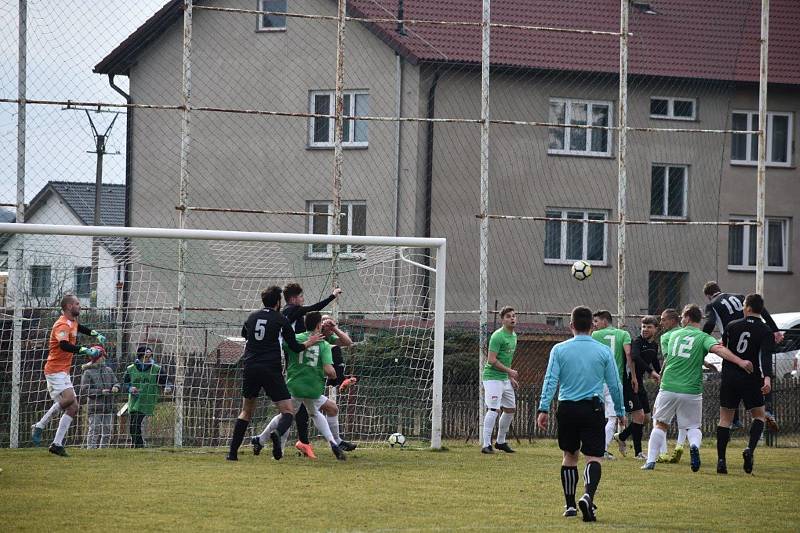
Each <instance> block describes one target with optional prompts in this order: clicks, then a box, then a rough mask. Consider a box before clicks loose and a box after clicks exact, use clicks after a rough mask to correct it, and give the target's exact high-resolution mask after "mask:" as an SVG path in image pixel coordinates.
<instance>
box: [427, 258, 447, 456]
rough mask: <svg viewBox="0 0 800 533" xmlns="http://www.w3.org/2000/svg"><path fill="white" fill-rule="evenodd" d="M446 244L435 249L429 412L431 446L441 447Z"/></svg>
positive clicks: (435, 448) (434, 447)
mask: <svg viewBox="0 0 800 533" xmlns="http://www.w3.org/2000/svg"><path fill="white" fill-rule="evenodd" d="M446 272H447V245H446V244H442V245H440V246H439V247H438V248H437V249H436V295H435V304H434V305H435V306H436V313H435V315H434V319H433V320H434V324H433V327H434V329H433V406H432V412H431V448H433V449H434V450H438V449H440V448H441V447H442V389H443V381H444V315H445V313H444V311H445V305H446V304H445V291H446V287H445V280H446V279H447V274H446Z"/></svg>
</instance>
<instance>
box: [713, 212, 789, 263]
mask: <svg viewBox="0 0 800 533" xmlns="http://www.w3.org/2000/svg"><path fill="white" fill-rule="evenodd" d="M731 220H732V221H745V222H755V219H754V218H752V217H736V218H731ZM765 237H766V246H765V250H764V252H765V254H766V258H765V259H766V265H765V266H764V270H770V271H773V272H787V271H788V270H789V219H786V218H767V227H766V236H765ZM728 268H729V269H730V270H755V268H756V226H730V229H728Z"/></svg>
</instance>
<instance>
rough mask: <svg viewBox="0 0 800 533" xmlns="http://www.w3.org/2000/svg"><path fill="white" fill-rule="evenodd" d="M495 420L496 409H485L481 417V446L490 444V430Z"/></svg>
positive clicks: (492, 429)
mask: <svg viewBox="0 0 800 533" xmlns="http://www.w3.org/2000/svg"><path fill="white" fill-rule="evenodd" d="M495 422H497V411H492V410H491V409H487V410H486V416H484V417H483V447H484V448H486V447H487V446H491V445H492V431H494V423H495Z"/></svg>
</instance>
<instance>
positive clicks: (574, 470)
mask: <svg viewBox="0 0 800 533" xmlns="http://www.w3.org/2000/svg"><path fill="white" fill-rule="evenodd" d="M561 487H562V488H563V489H564V501H565V502H566V504H567V507H572V508H573V509H574V508H576V507H577V504H576V503H575V489H576V488H577V487H578V467H577V466H563V465H562V466H561Z"/></svg>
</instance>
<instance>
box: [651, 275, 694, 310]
mask: <svg viewBox="0 0 800 533" xmlns="http://www.w3.org/2000/svg"><path fill="white" fill-rule="evenodd" d="M648 282H649V283H648V291H647V312H648V313H650V314H651V315H657V314H659V313H661V312H662V311H663V310H664V309H668V308H672V309H680V308H681V302H682V301H683V299H682V295H683V289H684V285H685V283H686V272H663V271H653V270H651V271H650V273H649V276H648Z"/></svg>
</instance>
